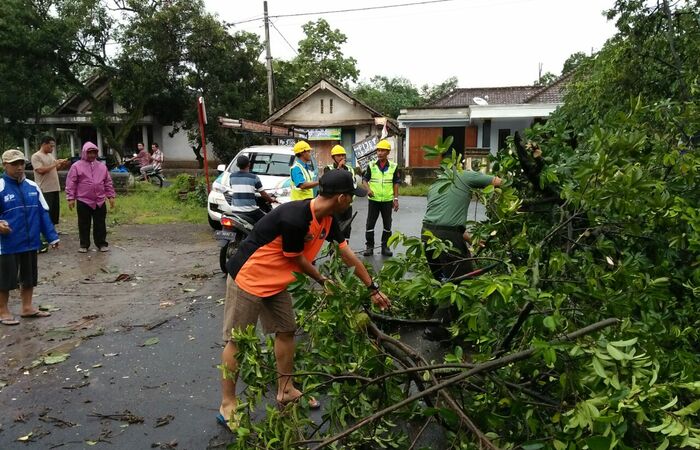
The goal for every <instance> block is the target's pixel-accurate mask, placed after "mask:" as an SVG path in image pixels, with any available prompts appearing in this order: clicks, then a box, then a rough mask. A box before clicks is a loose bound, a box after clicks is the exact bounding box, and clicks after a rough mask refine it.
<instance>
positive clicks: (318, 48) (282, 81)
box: [274, 19, 360, 105]
mask: <svg viewBox="0 0 700 450" xmlns="http://www.w3.org/2000/svg"><path fill="white" fill-rule="evenodd" d="M302 28H303V30H304V34H305V35H306V37H305V38H304V39H302V40H301V41H299V51H298V54H297V56H296V57H294V58H293V59H292V60H291V61H275V65H274V69H275V70H274V71H275V89H276V97H277V104H278V105H282V104H285V103H287V102H288V101H289V100H291V99H292V98H294V97H296V96H297V95H299V94H300V93H301V92H302V91H303V90H304V89H307V88H309V87H310V86H311V85H313V84H314V83H316V82H317V81H318V80H320V79H321V78H325V79H328V80H330V81H333V82H335V83H338V84H340V85H341V86H346V85H347V83H348V82H349V81H357V77H358V76H359V75H360V71H359V70H358V69H357V60H355V58H352V57H345V56H344V54H343V51H342V48H341V47H342V45H343V44H344V43H345V42H346V41H347V36H345V34H343V33H342V32H341V31H340V30H338V29H333V28H331V26H330V24H329V23H328V22H327V21H326V20H325V19H318V20H317V21H316V22H307V23H306V24H304V25H303V27H302Z"/></svg>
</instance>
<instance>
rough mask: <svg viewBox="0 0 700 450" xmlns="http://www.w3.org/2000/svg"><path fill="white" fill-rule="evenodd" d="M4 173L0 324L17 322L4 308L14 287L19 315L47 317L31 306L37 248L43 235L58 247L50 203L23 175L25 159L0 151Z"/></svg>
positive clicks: (14, 152)
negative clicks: (19, 305) (19, 303)
mask: <svg viewBox="0 0 700 450" xmlns="http://www.w3.org/2000/svg"><path fill="white" fill-rule="evenodd" d="M2 165H3V167H4V168H5V174H4V175H3V176H2V178H0V324H2V325H17V324H19V321H17V320H16V319H15V318H14V317H13V316H12V313H11V312H10V309H9V308H8V307H7V304H8V301H9V299H10V291H11V290H14V289H17V287H18V285H19V287H20V289H19V295H20V297H21V299H22V309H21V313H20V316H21V317H23V318H37V317H47V316H50V315H51V314H49V313H47V312H44V311H40V310H38V309H36V308H34V306H32V295H33V294H34V286H36V285H37V281H38V278H39V277H38V272H37V256H36V253H37V250H39V248H40V247H41V237H40V235H41V234H43V235H44V238H45V239H46V241H47V242H48V243H49V244H50V245H51V247H52V248H57V247H58V234H57V233H56V229H55V228H54V226H53V223H52V222H51V218H50V217H49V205H48V204H47V203H46V200H45V199H44V196H43V195H42V194H41V190H39V187H38V186H37V185H36V183H34V182H33V181H30V180H27V179H26V178H25V176H24V166H25V158H24V153H22V152H21V151H19V150H8V151H6V152H5V153H3V154H2Z"/></svg>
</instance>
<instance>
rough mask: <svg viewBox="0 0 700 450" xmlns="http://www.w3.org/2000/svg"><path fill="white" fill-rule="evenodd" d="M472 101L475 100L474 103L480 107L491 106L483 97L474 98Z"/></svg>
mask: <svg viewBox="0 0 700 450" xmlns="http://www.w3.org/2000/svg"><path fill="white" fill-rule="evenodd" d="M472 100H474V103H476V104H477V105H479V106H486V105H488V104H489V102H487V101H486V100H484V99H483V98H481V97H474V98H473V99H472Z"/></svg>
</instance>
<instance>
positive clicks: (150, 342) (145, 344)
mask: <svg viewBox="0 0 700 450" xmlns="http://www.w3.org/2000/svg"><path fill="white" fill-rule="evenodd" d="M158 342H160V339H158V338H157V337H152V338H148V339H146V340H145V341H144V342H143V344H141V347H148V346H149V345H156V344H157V343H158Z"/></svg>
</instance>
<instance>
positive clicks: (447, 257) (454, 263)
mask: <svg viewBox="0 0 700 450" xmlns="http://www.w3.org/2000/svg"><path fill="white" fill-rule="evenodd" d="M426 230H428V231H430V232H431V233H433V235H434V236H435V237H436V238H439V239H441V240H443V241H448V242H451V243H452V245H453V247H454V248H453V249H451V250H450V251H448V252H442V253H440V255H439V256H437V257H435V256H433V252H432V251H429V250H428V249H427V248H426V243H427V240H428V238H427V237H425V236H423V232H424V231H426ZM464 230H465V229H464V227H443V226H436V225H430V224H426V223H424V224H423V229H422V231H421V240H422V241H423V248H425V257H426V258H427V259H428V266H430V271H431V272H432V273H433V278H435V279H436V280H438V281H446V280H447V279H450V278H454V277H458V276H460V275H465V274H467V273H469V272H471V271H472V270H474V269H473V267H474V265H473V264H472V261H464V258H469V257H470V256H471V254H470V253H469V249H468V248H467V244H466V243H465V242H464Z"/></svg>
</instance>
